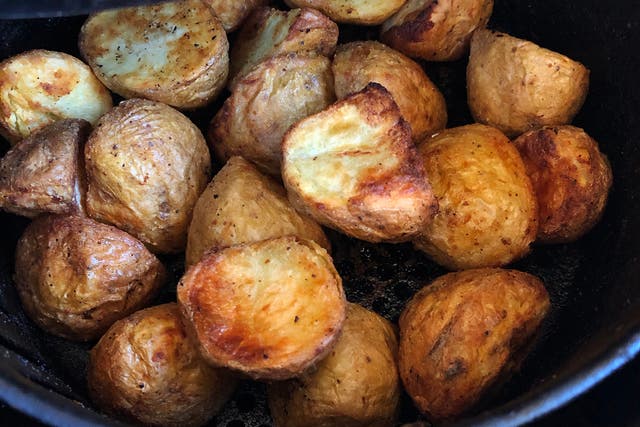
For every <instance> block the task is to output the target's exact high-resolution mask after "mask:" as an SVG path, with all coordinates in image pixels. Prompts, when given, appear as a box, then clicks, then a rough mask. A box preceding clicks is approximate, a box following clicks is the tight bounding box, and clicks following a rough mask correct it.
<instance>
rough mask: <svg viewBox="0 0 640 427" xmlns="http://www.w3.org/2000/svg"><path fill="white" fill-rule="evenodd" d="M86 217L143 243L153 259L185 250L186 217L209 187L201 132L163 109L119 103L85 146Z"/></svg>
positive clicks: (208, 160) (144, 102)
mask: <svg viewBox="0 0 640 427" xmlns="http://www.w3.org/2000/svg"><path fill="white" fill-rule="evenodd" d="M85 163H86V171H87V183H88V190H87V213H88V215H89V216H91V217H92V218H95V219H97V220H99V221H102V222H108V223H110V224H113V225H115V226H116V227H118V228H121V229H122V230H125V231H127V232H128V233H131V234H132V235H134V236H135V237H137V238H138V239H140V240H142V242H143V243H145V244H146V245H147V246H148V247H149V248H150V249H151V250H152V251H153V252H158V253H176V252H180V251H182V250H184V248H185V245H186V243H187V230H188V227H189V223H190V222H191V214H192V211H193V206H194V205H195V203H196V201H197V200H198V197H199V196H200V193H202V191H204V189H205V187H206V186H207V182H208V181H209V174H210V171H211V158H210V156H209V150H208V148H207V144H206V142H205V140H204V137H203V136H202V133H201V132H200V130H199V129H198V128H197V127H196V126H195V125H194V124H193V123H191V121H190V120H189V119H188V118H187V117H185V116H184V115H182V114H181V113H179V112H178V111H176V110H174V109H173V108H171V107H169V106H166V105H164V104H161V103H158V102H154V101H147V100H143V99H132V100H129V101H124V102H122V103H120V105H118V106H117V107H115V108H114V109H113V110H111V111H110V112H109V113H108V114H106V115H105V116H103V117H102V118H101V119H100V122H99V123H98V126H97V127H96V129H95V130H94V132H93V133H92V134H91V135H90V137H89V140H88V141H87V144H86V146H85Z"/></svg>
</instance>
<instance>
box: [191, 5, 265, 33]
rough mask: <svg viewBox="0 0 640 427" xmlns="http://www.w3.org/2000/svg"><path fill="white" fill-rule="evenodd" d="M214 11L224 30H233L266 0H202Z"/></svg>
mask: <svg viewBox="0 0 640 427" xmlns="http://www.w3.org/2000/svg"><path fill="white" fill-rule="evenodd" d="M202 1H204V2H205V3H206V4H207V5H209V7H211V9H213V11H214V12H215V14H216V16H217V17H218V19H220V22H221V23H222V27H223V28H224V30H225V31H226V32H231V31H234V30H235V29H236V28H238V26H239V25H240V24H241V23H242V21H243V20H244V19H245V18H246V17H247V16H248V15H249V13H251V11H252V10H253V9H255V8H256V7H258V6H264V5H266V4H267V3H269V2H268V0H202Z"/></svg>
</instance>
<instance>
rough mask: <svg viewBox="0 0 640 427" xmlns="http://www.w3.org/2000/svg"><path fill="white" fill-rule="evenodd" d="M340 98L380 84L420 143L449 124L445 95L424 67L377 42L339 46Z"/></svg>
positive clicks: (336, 64) (336, 73)
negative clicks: (374, 83)
mask: <svg viewBox="0 0 640 427" xmlns="http://www.w3.org/2000/svg"><path fill="white" fill-rule="evenodd" d="M333 74H334V76H335V81H336V83H335V85H336V95H337V96H338V99H343V98H344V97H346V96H347V95H349V94H351V93H354V92H358V91H360V90H362V89H364V87H365V86H366V85H367V84H369V82H377V83H380V84H381V85H382V86H384V87H385V88H386V89H387V90H388V91H389V92H390V93H391V95H392V96H393V99H394V101H396V104H398V107H399V108H400V113H402V117H404V119H405V120H406V121H407V122H408V123H409V125H410V126H411V134H412V136H413V140H414V141H416V142H418V141H421V140H422V139H424V138H425V137H427V136H429V135H431V134H432V133H434V132H436V131H438V130H441V129H444V127H445V126H446V125H447V105H446V103H445V100H444V97H443V96H442V93H440V91H439V90H438V88H437V87H436V85H434V84H433V82H432V81H431V80H430V79H429V77H428V76H427V75H426V74H425V72H424V70H423V69H422V67H420V65H418V64H417V63H416V62H414V61H412V60H411V59H409V58H407V57H406V56H404V55H403V54H401V53H399V52H397V51H395V50H393V49H391V48H389V47H387V46H385V45H383V44H382V43H378V42H376V41H362V42H352V43H347V44H345V45H341V46H338V48H337V50H336V54H335V56H334V58H333Z"/></svg>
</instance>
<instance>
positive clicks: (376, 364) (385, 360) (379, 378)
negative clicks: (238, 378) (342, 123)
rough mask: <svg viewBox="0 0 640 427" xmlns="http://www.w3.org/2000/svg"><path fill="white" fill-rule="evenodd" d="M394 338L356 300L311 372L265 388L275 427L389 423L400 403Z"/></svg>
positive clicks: (376, 426) (382, 425)
mask: <svg viewBox="0 0 640 427" xmlns="http://www.w3.org/2000/svg"><path fill="white" fill-rule="evenodd" d="M397 354H398V341H397V339H396V333H395V331H394V329H393V326H391V324H390V323H389V322H388V321H387V320H385V319H383V318H382V317H380V316H378V315H377V314H375V313H373V312H371V311H369V310H366V309H364V308H363V307H361V306H359V305H357V304H348V305H347V318H346V319H345V322H344V327H343V330H342V334H341V335H340V338H339V339H338V342H337V344H336V346H335V347H334V349H333V351H331V353H330V354H329V355H328V356H327V357H326V358H325V359H323V360H322V361H320V362H319V363H318V364H317V366H316V368H315V369H314V370H311V371H309V372H307V373H305V374H303V375H302V376H300V377H299V378H295V379H292V380H289V381H286V382H281V383H273V384H271V385H270V386H269V389H268V397H269V408H270V409H271V416H272V417H273V419H274V421H275V425H276V426H277V427H306V426H323V427H332V426H335V427H391V426H393V425H395V424H394V421H395V417H396V415H397V413H398V409H399V406H398V405H399V403H400V392H401V386H400V378H399V376H398V369H397V367H396V359H397Z"/></svg>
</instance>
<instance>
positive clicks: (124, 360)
mask: <svg viewBox="0 0 640 427" xmlns="http://www.w3.org/2000/svg"><path fill="white" fill-rule="evenodd" d="M87 382H88V386H89V394H90V396H91V398H92V400H93V401H94V402H95V403H96V405H97V406H99V407H100V408H101V409H103V410H104V411H105V412H107V413H109V414H112V415H114V416H116V417H119V418H123V419H125V420H129V421H135V422H138V423H141V424H144V425H153V426H176V427H182V426H201V425H204V424H206V422H207V421H209V420H210V419H211V418H212V417H213V416H214V415H215V414H216V413H217V412H218V411H219V410H220V409H221V408H222V406H223V405H224V404H225V403H226V402H227V401H228V400H229V398H230V396H231V394H232V393H233V391H234V390H235V385H236V380H235V379H234V377H233V376H232V375H231V374H230V373H229V372H226V371H225V370H222V369H216V368H213V367H211V366H209V365H208V364H207V363H206V362H205V361H204V359H203V358H202V356H201V355H200V354H199V353H198V348H197V346H196V345H195V343H194V342H193V341H192V340H191V339H190V338H189V337H188V335H187V333H186V331H185V328H184V326H183V324H182V321H181V319H180V311H179V310H178V307H177V304H175V303H172V304H164V305H160V306H156V307H152V308H148V309H146V310H141V311H138V312H136V313H134V314H132V315H131V316H129V317H127V318H125V319H122V320H120V321H118V322H116V323H115V324H114V325H113V326H112V327H111V328H110V329H109V330H108V331H107V333H106V334H105V335H104V336H103V337H102V339H100V341H99V342H98V344H96V346H95V347H94V348H93V350H91V354H90V359H89V368H88V375H87Z"/></svg>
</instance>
